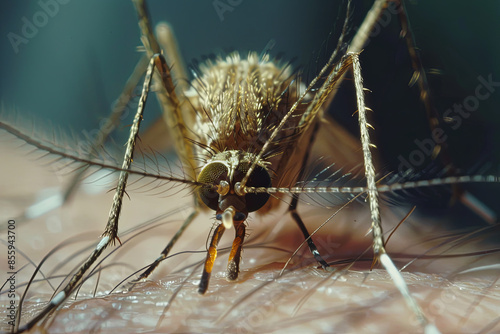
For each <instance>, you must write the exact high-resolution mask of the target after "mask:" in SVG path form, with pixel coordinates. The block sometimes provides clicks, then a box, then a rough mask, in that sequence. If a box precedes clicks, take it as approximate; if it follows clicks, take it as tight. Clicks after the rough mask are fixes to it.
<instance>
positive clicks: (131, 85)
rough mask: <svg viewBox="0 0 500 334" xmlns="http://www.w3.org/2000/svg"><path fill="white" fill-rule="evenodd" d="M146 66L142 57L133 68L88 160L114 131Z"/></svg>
mask: <svg viewBox="0 0 500 334" xmlns="http://www.w3.org/2000/svg"><path fill="white" fill-rule="evenodd" d="M147 65H148V57H146V56H143V57H141V59H140V60H139V62H138V63H137V65H136V66H135V68H134V71H133V72H132V74H131V75H130V77H129V78H128V80H127V82H126V83H125V87H124V88H123V91H122V93H121V94H120V96H119V97H118V99H117V100H116V105H115V106H114V107H113V110H112V111H111V115H109V117H108V118H107V119H106V120H105V122H104V124H102V126H101V127H100V129H99V135H98V136H97V137H96V139H95V140H94V141H93V142H92V143H91V145H90V150H89V152H88V160H91V159H92V157H94V155H96V154H97V153H98V151H99V149H100V148H101V146H102V145H104V144H105V142H106V139H107V138H108V136H109V135H110V134H111V132H112V131H113V130H114V129H115V127H116V125H117V124H118V122H119V119H120V117H121V116H122V114H123V111H124V110H125V107H126V106H127V105H128V103H129V101H130V99H131V98H132V94H133V92H134V89H135V87H137V84H138V83H139V81H140V80H141V77H142V76H143V74H144V72H146V68H147ZM85 171H86V168H82V169H80V170H79V171H78V172H77V173H76V174H75V175H74V176H73V178H72V180H71V182H70V183H69V186H68V187H67V188H66V190H65V192H64V201H67V200H68V198H69V197H70V196H71V195H72V194H73V192H74V191H75V190H76V189H77V187H78V183H79V182H80V179H81V178H82V176H83V174H84V173H85Z"/></svg>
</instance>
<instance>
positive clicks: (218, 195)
mask: <svg viewBox="0 0 500 334" xmlns="http://www.w3.org/2000/svg"><path fill="white" fill-rule="evenodd" d="M386 5H387V3H386V2H385V1H377V2H375V4H374V7H373V10H372V11H371V12H370V14H369V15H368V16H367V19H366V20H365V23H364V24H366V26H367V27H373V25H374V22H375V21H376V20H377V19H378V17H379V16H380V15H381V14H380V13H381V12H382V10H383V9H384V8H385V6H386ZM136 6H137V10H138V13H139V17H140V27H141V31H142V35H143V37H142V41H143V43H144V46H145V50H146V54H147V57H146V59H148V66H147V74H146V78H145V80H144V86H143V91H142V94H141V99H140V101H139V106H138V113H137V115H136V117H135V120H134V123H133V125H132V126H131V135H130V137H129V141H128V143H127V151H126V153H125V156H124V158H123V164H122V165H121V167H116V166H115V167H114V168H115V171H118V172H119V173H120V180H119V183H118V185H117V186H116V193H115V196H114V199H113V207H112V209H111V212H110V218H109V220H108V224H107V227H106V230H105V232H104V234H103V238H102V239H101V241H100V242H99V244H98V245H97V246H96V247H95V250H94V251H93V253H92V255H91V256H90V257H89V259H88V260H87V261H86V262H85V263H84V264H83V265H82V266H81V267H80V268H79V269H78V270H77V272H76V273H75V276H73V278H72V279H71V280H70V282H69V283H68V284H67V285H66V286H65V287H63V290H61V291H60V292H59V293H58V294H56V295H55V297H54V298H52V299H51V301H50V303H49V304H48V306H47V308H46V309H45V310H44V311H43V312H41V313H39V315H38V316H36V317H35V318H34V319H32V320H31V321H30V322H29V323H28V325H26V326H25V327H24V328H22V329H27V328H29V327H31V326H33V325H35V324H36V323H37V322H38V321H40V320H42V319H43V318H44V317H45V316H46V314H47V313H50V312H51V311H52V310H54V309H56V308H57V307H59V306H60V305H61V304H62V303H63V302H64V301H65V300H66V299H67V298H68V297H69V296H70V294H71V293H73V292H74V290H75V289H76V288H77V287H78V286H79V284H80V281H81V280H82V278H83V275H84V273H85V272H86V271H87V270H90V267H91V266H92V265H93V264H94V262H95V261H97V259H98V258H99V257H100V256H101V253H102V252H103V251H104V250H105V249H106V248H108V246H110V245H111V244H113V243H114V242H115V241H116V242H119V243H121V240H120V239H119V237H118V234H117V232H118V223H119V216H120V210H121V205H122V201H123V199H124V197H126V185H127V178H128V177H129V175H133V174H134V170H133V169H131V165H133V163H134V162H133V154H134V153H133V152H134V146H135V143H136V141H137V132H138V130H139V125H140V121H141V119H142V117H143V116H142V113H143V110H144V105H145V102H146V98H147V97H148V92H149V90H150V85H151V83H152V79H153V77H154V76H157V77H158V78H157V79H156V81H157V82H156V83H155V90H156V93H157V95H158V99H159V100H160V102H161V105H162V107H163V108H164V109H165V115H166V116H165V117H166V118H167V123H168V124H169V127H170V129H171V135H172V137H173V140H174V142H175V143H176V145H175V146H176V149H177V153H178V155H179V157H180V160H181V161H182V162H183V164H184V168H183V171H184V173H185V175H184V177H183V178H181V177H175V176H174V175H173V174H171V175H169V176H166V177H165V178H164V179H165V181H167V182H174V183H186V184H188V185H190V186H192V187H193V188H194V193H195V210H194V212H193V213H192V214H190V215H189V216H188V217H187V218H186V219H185V221H184V223H183V225H182V226H181V228H180V229H179V230H178V231H177V232H176V234H175V236H174V237H173V238H172V239H171V241H170V242H169V243H168V244H167V246H166V247H165V249H164V251H163V252H162V254H161V255H160V257H159V258H158V259H157V260H156V261H154V262H153V263H152V264H151V265H149V266H148V267H147V268H146V270H145V271H144V272H143V273H142V274H140V276H139V281H140V280H143V279H145V278H147V277H148V276H149V275H150V274H151V273H152V272H153V271H154V270H155V269H156V268H157V267H158V266H159V265H160V263H161V262H162V261H164V260H165V259H166V258H167V257H168V255H169V252H170V250H171V248H172V247H173V246H174V244H175V242H176V241H177V239H179V238H183V237H186V236H185V235H184V236H182V234H183V233H184V231H185V230H186V229H187V228H188V226H189V225H190V224H191V223H192V222H193V221H195V220H198V216H199V215H200V212H202V211H206V210H208V209H207V207H208V208H209V209H211V210H212V211H213V212H215V218H216V219H215V221H216V223H215V228H214V231H213V232H212V236H211V239H210V240H209V242H208V244H209V246H208V254H207V257H206V260H205V261H204V265H203V270H202V276H201V279H200V283H199V285H198V291H199V293H201V294H204V293H206V292H207V289H208V288H209V282H210V276H211V272H212V267H213V265H214V263H215V261H216V260H217V259H216V254H217V246H218V242H219V240H220V238H221V237H222V234H223V233H224V231H225V230H226V229H233V228H234V230H235V233H236V235H235V239H234V242H233V245H232V247H231V251H230V255H229V262H228V265H227V276H226V277H227V278H228V279H229V280H237V279H238V275H239V271H240V263H239V261H240V259H241V251H242V245H243V241H244V239H245V237H246V234H247V233H246V224H245V222H246V220H247V218H248V215H249V214H250V213H251V212H257V213H259V212H260V213H261V214H262V213H268V212H272V210H275V209H276V208H277V206H278V205H280V204H281V203H282V201H284V199H283V197H284V195H288V194H292V197H291V199H290V200H289V203H288V211H289V214H290V215H291V216H292V217H293V220H294V221H295V223H296V224H297V225H298V226H299V228H300V230H301V231H302V233H303V235H304V239H305V240H306V243H307V246H308V247H309V249H310V251H311V253H312V254H313V257H314V258H315V259H316V261H317V262H318V264H319V265H320V266H321V267H322V268H323V269H324V270H325V271H332V272H333V274H335V275H339V272H340V271H338V270H335V269H332V266H331V265H330V264H329V263H328V262H327V261H326V260H325V259H324V257H323V256H322V254H321V253H320V251H319V250H318V249H317V247H316V245H315V243H314V236H313V237H311V233H310V232H309V231H308V229H307V227H306V226H305V224H304V223H303V221H302V218H301V216H300V215H299V214H298V212H297V206H298V203H299V200H300V198H301V196H304V195H301V194H304V193H305V194H307V193H310V192H316V193H318V192H324V193H332V192H339V193H348V194H354V195H356V194H361V195H363V194H365V193H367V194H368V195H367V196H368V201H369V206H370V220H371V224H372V229H371V232H372V233H373V238H374V243H373V248H374V254H375V259H376V260H377V261H380V262H381V264H382V265H383V266H384V267H385V268H386V269H387V270H388V272H389V273H390V275H391V276H392V277H393V278H394V280H395V282H396V286H397V288H398V289H399V291H400V292H401V293H402V294H403V296H404V297H405V299H406V301H407V303H408V304H409V306H410V309H411V310H412V312H413V313H414V316H415V317H416V318H417V322H418V323H419V324H420V326H421V327H422V328H425V330H426V331H427V332H433V331H434V332H436V331H437V329H436V328H435V327H434V325H433V323H432V322H431V321H429V320H428V319H427V317H426V315H425V314H424V312H422V310H421V308H420V306H419V304H418V303H417V302H416V301H415V299H414V297H413V296H412V295H411V294H410V292H409V291H408V288H407V287H406V284H405V283H404V280H403V279H402V277H401V276H400V274H399V273H398V270H397V269H396V267H395V266H394V264H393V263H392V260H391V258H390V257H389V255H388V254H387V253H386V251H385V241H384V237H383V231H382V229H381V222H380V214H379V213H378V211H379V205H378V203H377V198H378V195H377V192H378V191H389V192H392V191H396V190H399V189H405V188H417V187H421V186H429V185H444V184H459V183H461V182H471V181H479V182H488V181H491V182H498V180H497V178H495V177H482V176H476V177H470V176H465V177H461V178H460V177H453V176H451V177H441V178H439V179H436V180H423V181H414V182H410V183H392V184H389V185H387V184H385V185H384V184H380V185H378V186H377V182H380V181H379V180H378V179H377V176H376V173H375V167H374V166H373V163H372V162H371V160H372V159H371V150H372V149H371V148H370V146H372V145H371V143H370V141H369V134H368V132H367V130H368V129H369V128H370V126H369V124H368V123H367V121H366V119H365V117H366V116H365V111H366V109H367V107H366V105H365V102H364V98H363V97H364V95H365V92H364V88H363V86H362V79H361V78H362V74H361V69H360V62H359V52H361V47H360V46H359V45H362V44H363V43H364V42H362V41H361V42H358V40H357V39H356V37H355V38H354V40H353V41H352V42H351V43H350V48H348V49H347V50H346V52H345V53H344V54H341V53H340V50H341V47H342V46H343V44H344V41H343V40H342V38H343V37H344V35H345V31H346V30H347V28H348V22H349V21H348V19H346V20H345V21H344V24H343V26H342V31H343V32H342V34H341V39H340V40H339V42H338V46H339V47H337V48H336V49H335V50H336V51H335V52H334V53H333V54H332V56H331V61H329V62H328V63H327V65H325V66H324V67H323V68H322V69H321V70H320V74H319V75H318V76H317V78H316V79H315V80H313V81H312V83H311V84H310V85H309V86H305V85H301V84H300V82H299V80H298V79H297V78H296V77H294V76H293V74H292V73H291V72H290V70H289V69H288V67H287V65H281V66H279V65H277V64H275V63H273V62H272V61H270V59H269V58H268V57H269V56H268V55H267V53H264V54H263V55H261V56H259V55H257V54H250V55H248V56H247V57H243V56H242V55H236V54H233V55H229V56H227V57H226V58H224V59H221V60H214V61H212V63H207V64H206V65H202V67H200V69H199V72H196V73H195V79H194V80H193V81H192V83H191V85H190V86H189V87H186V86H184V85H183V84H182V83H183V82H185V81H186V80H185V77H184V76H183V75H182V74H179V73H175V72H174V71H176V70H177V71H179V67H177V68H176V67H175V66H172V65H171V64H180V63H181V61H180V59H181V57H180V56H177V55H176V54H175V52H174V50H175V47H173V46H172V45H173V43H172V40H169V37H168V30H167V31H163V32H164V33H165V34H166V35H165V36H163V37H164V40H166V42H165V46H163V49H164V53H165V55H166V58H167V60H165V59H164V58H163V57H162V52H161V49H160V45H159V44H158V43H157V41H156V38H155V37H154V34H153V32H152V29H151V26H150V24H149V22H148V15H147V11H146V10H145V9H144V8H145V7H144V4H142V3H140V2H137V3H136ZM349 6H350V2H349V5H348V9H347V12H348V14H347V15H346V16H347V17H349V11H350V9H349V8H350V7H349ZM370 15H371V16H370ZM163 28H164V29H168V28H165V27H163ZM363 29H369V28H363V27H361V28H360V31H361V32H363ZM360 35H362V33H360ZM367 35H368V34H367V33H366V32H365V33H364V36H365V38H366V36H367ZM160 36H161V35H160ZM159 39H160V41H161V40H162V38H161V37H160V38H159ZM357 43H358V44H357ZM356 45H357V46H356ZM168 50H170V51H168ZM171 68H172V72H173V73H175V74H172V73H171V72H170V69H171ZM181 72H182V71H181ZM351 72H352V73H353V82H354V83H355V88H354V90H355V92H356V97H357V109H358V110H357V114H358V115H359V118H360V120H359V122H360V132H361V137H362V140H361V144H360V147H362V150H360V151H362V155H363V158H364V160H363V161H362V164H363V165H364V168H362V169H364V170H365V173H366V179H367V183H368V185H367V186H365V185H362V186H357V187H337V186H333V185H331V182H330V181H329V180H327V182H326V183H328V185H326V186H325V185H320V186H314V182H302V183H301V182H300V181H301V180H303V179H304V178H305V175H303V172H302V171H303V170H304V169H305V167H306V163H307V161H308V158H309V157H308V150H307V148H309V147H310V145H312V144H311V143H313V142H314V140H315V136H316V133H317V132H318V131H319V127H320V125H319V122H320V120H321V119H322V107H323V106H324V104H325V103H328V101H329V100H330V99H331V97H332V95H333V93H334V89H335V88H336V84H337V83H338V82H340V80H341V78H342V77H343V76H344V75H347V74H348V73H351ZM154 73H157V74H154ZM241 76H243V77H242V78H243V79H242V78H241ZM235 80H236V81H235ZM259 80H261V81H259ZM254 82H259V84H258V86H254ZM175 83H177V85H176V84H175ZM234 87H238V90H234ZM229 88H232V89H233V90H231V89H229ZM178 90H181V91H182V94H178ZM240 90H241V91H243V92H245V94H243V93H241V91H240ZM231 93H233V94H231ZM225 94H226V95H228V96H226V97H224V95H225ZM261 94H265V95H264V96H262V95H261ZM223 97H224V98H223ZM228 101H230V102H231V101H232V102H231V103H236V104H235V105H236V106H235V105H231V104H229V102H228ZM235 101H236V102H235ZM254 105H257V106H258V107H252V106H254ZM226 108H227V109H229V110H233V111H232V112H229V111H227V110H226ZM193 110H196V112H193ZM235 110H236V111H235ZM239 110H245V112H241V111H240V112H237V111H239ZM431 119H432V116H431ZM193 133H194V134H193ZM18 137H20V138H21V139H23V140H25V141H27V142H28V143H32V141H30V138H26V137H23V136H22V134H19V135H18ZM32 144H34V143H32ZM99 145H100V144H97V145H96V146H99ZM52 153H54V152H52ZM91 155H92V152H91ZM68 157H69V158H71V160H73V161H77V160H78V159H80V160H81V161H80V162H82V163H84V164H85V163H88V161H85V159H81V158H78V157H74V156H70V155H66V157H65V158H68ZM194 157H196V159H195V158H194ZM292 157H293V160H292ZM290 161H294V162H293V163H290ZM295 161H298V162H297V163H295ZM102 167H103V168H107V167H110V166H108V165H106V166H102ZM281 170H286V171H287V172H286V173H285V174H282V175H279V171H281ZM136 174H137V173H136ZM318 175H321V172H320V174H318ZM334 175H336V174H334ZM354 195H353V197H354ZM134 284H135V283H134ZM200 298H202V297H200Z"/></svg>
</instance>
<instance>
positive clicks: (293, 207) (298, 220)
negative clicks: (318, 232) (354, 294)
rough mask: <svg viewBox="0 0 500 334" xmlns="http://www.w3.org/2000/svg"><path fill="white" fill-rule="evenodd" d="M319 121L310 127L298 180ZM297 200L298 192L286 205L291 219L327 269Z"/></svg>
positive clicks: (317, 258) (315, 255) (310, 248)
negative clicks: (299, 211) (303, 218)
mask: <svg viewBox="0 0 500 334" xmlns="http://www.w3.org/2000/svg"><path fill="white" fill-rule="evenodd" d="M319 124H320V123H319V122H318V121H316V122H315V124H314V126H313V127H312V131H311V135H310V137H309V142H308V145H307V146H308V149H307V150H306V151H305V154H304V158H303V159H302V166H301V168H300V172H299V175H298V178H297V179H298V180H302V178H303V176H304V171H305V169H306V165H307V160H308V159H309V154H310V152H311V150H310V149H309V148H310V147H311V146H312V144H313V143H314V140H315V139H316V133H317V132H318V130H319ZM298 202H299V194H297V195H296V196H293V197H292V202H291V203H290V206H289V207H288V211H289V212H290V214H291V215H292V218H293V220H295V222H296V223H297V225H298V227H299V229H300V231H301V232H302V234H303V235H304V239H305V240H306V241H307V246H308V247H309V250H310V251H311V253H312V255H313V256H314V258H315V259H316V261H317V262H318V263H319V264H320V265H321V267H322V268H323V269H325V270H327V268H328V267H330V265H329V264H328V263H327V262H326V261H325V260H324V259H323V257H322V256H321V254H320V253H319V251H318V248H317V247H316V245H315V244H314V241H313V239H312V238H311V235H310V234H309V231H308V230H307V227H306V226H305V224H304V222H303V221H302V218H300V215H299V213H298V212H297V205H298Z"/></svg>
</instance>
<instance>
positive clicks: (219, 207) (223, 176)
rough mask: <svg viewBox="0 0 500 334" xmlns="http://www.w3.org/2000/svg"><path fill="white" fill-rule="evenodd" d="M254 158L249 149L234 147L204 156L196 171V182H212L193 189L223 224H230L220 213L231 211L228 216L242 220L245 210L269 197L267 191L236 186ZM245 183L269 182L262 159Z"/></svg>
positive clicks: (253, 209)
mask: <svg viewBox="0 0 500 334" xmlns="http://www.w3.org/2000/svg"><path fill="white" fill-rule="evenodd" d="M255 160H256V156H255V154H252V153H248V152H243V151H238V150H230V151H224V152H221V153H217V154H215V155H214V156H213V157H212V158H211V159H210V160H208V161H207V163H206V164H205V165H204V166H203V168H202V170H201V172H200V174H199V175H198V182H203V183H206V184H210V185H212V186H211V187H210V186H202V187H200V188H198V189H197V191H196V193H197V195H198V197H199V198H200V199H201V200H202V202H203V203H205V205H206V206H208V207H209V208H210V209H212V210H214V211H215V212H216V215H217V219H219V220H222V221H223V223H224V224H225V225H226V228H230V227H231V226H230V224H226V222H228V221H229V220H226V219H224V215H226V216H228V215H229V214H231V216H232V220H234V221H244V220H245V219H246V218H247V216H248V213H249V212H253V211H257V210H258V209H260V208H261V207H262V206H264V205H265V204H266V202H267V200H268V199H269V194H266V193H259V194H247V193H245V192H242V191H241V190H239V185H240V182H241V181H242V180H243V178H244V177H245V175H246V174H247V171H248V169H249V168H250V166H251V164H252V163H253V162H254V161H255ZM246 185H248V186H251V187H269V186H271V177H270V175H269V172H268V171H267V168H266V162H265V161H257V164H256V166H255V169H254V171H253V172H252V174H250V177H249V178H248V181H247V183H246ZM226 212H227V213H226ZM232 220H231V221H232Z"/></svg>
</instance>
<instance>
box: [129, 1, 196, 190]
mask: <svg viewBox="0 0 500 334" xmlns="http://www.w3.org/2000/svg"><path fill="white" fill-rule="evenodd" d="M133 2H134V5H135V8H136V11H137V14H138V16H139V27H140V29H141V32H142V38H141V40H142V42H143V44H144V46H145V48H146V52H147V54H148V55H149V56H152V55H153V54H156V53H161V49H160V45H159V44H158V41H157V40H156V38H155V36H154V34H153V29H152V28H151V24H150V22H149V15H148V11H147V8H146V4H145V2H144V0H134V1H133ZM167 51H168V52H169V55H168V58H169V59H172V55H171V51H170V50H167ZM156 67H157V69H158V72H159V73H160V78H155V82H157V81H158V82H159V83H160V84H159V85H158V86H159V89H158V90H157V91H156V96H157V98H158V100H159V102H160V106H161V108H162V109H163V117H164V119H165V120H166V123H167V125H168V128H169V132H170V135H171V136H172V139H173V140H174V143H175V149H176V152H177V155H178V156H179V159H180V160H181V162H182V163H183V164H185V165H186V166H187V167H188V168H187V170H186V173H187V175H188V176H189V177H190V178H191V179H193V180H194V179H196V175H195V174H194V167H195V166H196V165H195V164H194V162H193V161H192V157H193V156H194V154H193V147H192V145H190V144H189V142H188V141H186V138H189V137H190V136H189V133H188V128H187V127H186V124H185V122H184V118H185V117H183V114H182V108H181V104H182V102H183V100H182V97H181V99H179V97H178V95H177V93H176V90H175V84H174V81H173V78H172V75H171V73H170V67H169V66H168V65H167V63H166V61H165V60H164V59H163V58H162V60H159V61H158V62H157V64H156Z"/></svg>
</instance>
